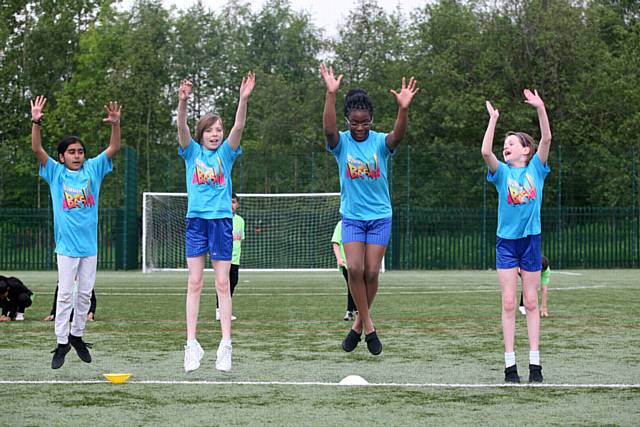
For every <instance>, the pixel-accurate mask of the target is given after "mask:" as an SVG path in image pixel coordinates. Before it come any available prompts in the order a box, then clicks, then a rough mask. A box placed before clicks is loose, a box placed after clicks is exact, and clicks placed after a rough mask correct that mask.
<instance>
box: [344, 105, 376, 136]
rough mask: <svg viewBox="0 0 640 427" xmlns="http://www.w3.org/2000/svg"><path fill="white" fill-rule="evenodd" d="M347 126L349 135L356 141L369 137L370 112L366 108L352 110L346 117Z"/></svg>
mask: <svg viewBox="0 0 640 427" xmlns="http://www.w3.org/2000/svg"><path fill="white" fill-rule="evenodd" d="M347 126H349V131H351V136H352V137H353V139H355V140H356V141H364V140H365V139H367V138H368V137H369V129H370V128H371V114H369V112H368V111H367V110H353V111H351V112H349V117H347Z"/></svg>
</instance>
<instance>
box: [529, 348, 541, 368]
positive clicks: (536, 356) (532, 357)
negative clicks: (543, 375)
mask: <svg viewBox="0 0 640 427" xmlns="http://www.w3.org/2000/svg"><path fill="white" fill-rule="evenodd" d="M529 363H530V364H531V365H538V366H539V365H540V352H539V351H530V352H529Z"/></svg>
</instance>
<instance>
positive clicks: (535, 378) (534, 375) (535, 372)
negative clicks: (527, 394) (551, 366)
mask: <svg viewBox="0 0 640 427" xmlns="http://www.w3.org/2000/svg"><path fill="white" fill-rule="evenodd" d="M529 382H530V383H541V382H542V366H540V365H529Z"/></svg>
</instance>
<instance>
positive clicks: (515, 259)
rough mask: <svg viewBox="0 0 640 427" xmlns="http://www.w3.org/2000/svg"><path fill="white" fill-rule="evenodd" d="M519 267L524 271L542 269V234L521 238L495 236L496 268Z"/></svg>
mask: <svg viewBox="0 0 640 427" xmlns="http://www.w3.org/2000/svg"><path fill="white" fill-rule="evenodd" d="M514 267H520V269H522V270H524V271H540V270H542V236H541V235H540V234H534V235H531V236H527V237H523V238H522V239H503V238H501V237H496V268H514Z"/></svg>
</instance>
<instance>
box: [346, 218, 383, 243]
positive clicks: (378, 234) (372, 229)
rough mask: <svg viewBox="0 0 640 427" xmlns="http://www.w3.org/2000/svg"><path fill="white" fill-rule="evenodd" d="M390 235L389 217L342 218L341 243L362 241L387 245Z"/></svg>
mask: <svg viewBox="0 0 640 427" xmlns="http://www.w3.org/2000/svg"><path fill="white" fill-rule="evenodd" d="M390 237H391V217H389V218H382V219H371V220H359V219H348V218H344V217H343V218H342V244H345V243H349V242H364V243H365V244H372V245H382V246H387V245H388V244H389V238H390Z"/></svg>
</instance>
